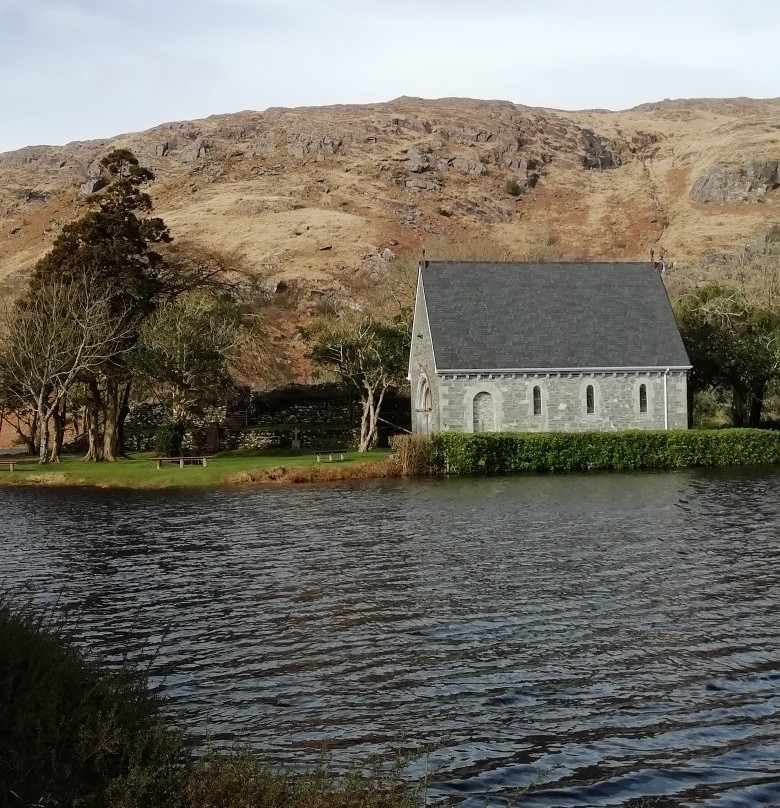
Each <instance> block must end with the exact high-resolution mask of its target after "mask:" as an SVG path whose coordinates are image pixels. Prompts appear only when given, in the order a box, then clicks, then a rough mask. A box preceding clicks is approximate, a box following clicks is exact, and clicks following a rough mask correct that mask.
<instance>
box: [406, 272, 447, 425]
mask: <svg viewBox="0 0 780 808" xmlns="http://www.w3.org/2000/svg"><path fill="white" fill-rule="evenodd" d="M413 332H414V333H413V334H412V345H411V350H410V354H409V376H410V385H411V394H412V431H413V432H418V433H419V432H425V431H426V429H425V427H424V419H425V418H426V416H427V420H428V423H429V431H430V432H438V431H439V430H440V429H441V428H442V427H441V423H440V420H439V386H440V383H441V378H440V377H437V376H436V373H435V371H434V364H433V343H432V341H431V330H430V326H429V324H428V314H427V312H426V310H425V298H424V296H423V293H422V288H421V286H420V285H419V284H418V286H417V299H416V300H415V304H414V329H413ZM422 378H425V379H427V380H428V384H429V385H430V388H431V403H432V407H431V410H430V411H429V412H425V411H423V410H422V408H421V406H420V405H421V402H420V383H421V379H422Z"/></svg>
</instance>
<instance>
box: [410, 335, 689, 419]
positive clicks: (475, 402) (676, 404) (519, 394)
mask: <svg viewBox="0 0 780 808" xmlns="http://www.w3.org/2000/svg"><path fill="white" fill-rule="evenodd" d="M421 342H422V340H421ZM664 375H665V374H664V372H655V371H645V372H617V373H608V372H604V373H549V374H548V373H545V374H538V375H537V374H503V375H502V374H481V375H476V374H469V375H464V374H459V375H455V376H435V377H434V376H432V377H429V378H430V380H431V387H432V389H433V392H434V395H433V410H434V417H433V422H434V423H435V427H434V429H433V431H435V430H436V429H441V430H450V431H453V432H475V431H497V432H576V431H579V432H583V431H588V430H621V429H664V426H665V418H664ZM413 384H414V379H413ZM589 386H590V387H592V395H590V396H589V394H588V387H589ZM641 386H644V393H642V391H641V390H640V387H641ZM535 387H538V388H539V394H538V403H539V408H538V409H539V412H538V413H535V412H534V388H535ZM589 399H590V402H591V403H592V410H593V411H592V412H589V411H588V410H589V406H588V405H589ZM412 402H413V403H412V407H413V409H414V406H415V404H414V402H415V388H414V386H413V387H412ZM643 402H644V404H645V406H644V408H645V409H646V411H643ZM666 412H667V421H668V428H669V429H686V428H687V427H688V391H687V374H686V373H685V372H682V371H670V372H669V373H668V374H666ZM414 415H415V413H414V412H413V424H414V426H413V428H414V429H415V431H420V429H419V426H418V422H417V421H415V419H414Z"/></svg>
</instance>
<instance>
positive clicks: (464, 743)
mask: <svg viewBox="0 0 780 808" xmlns="http://www.w3.org/2000/svg"><path fill="white" fill-rule="evenodd" d="M779 494H780V475H778V474H776V473H767V472H755V473H751V472H747V473H746V472H720V473H719V472H679V473H664V474H636V475H593V476H578V475H577V476H575V475H572V476H557V477H528V478H512V479H493V480H461V481H426V482H416V483H411V482H408V483H404V482H383V483H376V484H361V485H356V486H351V485H339V486H333V487H331V486H320V487H296V488H290V489H287V488H279V489H274V488H263V489H255V490H234V491H214V492H211V493H206V494H204V493H203V492H197V493H159V494H158V493H154V494H149V493H143V494H142V493H133V492H128V493H107V492H99V491H85V490H73V491H66V492H64V491H62V490H48V491H47V490H41V489H39V490H23V489H20V488H11V489H8V488H4V489H0V502H1V503H2V513H3V519H2V522H1V523H0V536H2V538H3V544H2V548H0V579H4V580H5V582H6V584H13V585H18V586H20V587H24V589H25V590H26V591H28V592H29V593H30V594H31V596H33V597H34V598H35V599H36V600H39V601H45V602H55V601H58V602H59V604H60V605H61V606H66V607H75V608H77V609H78V610H79V611H80V613H81V618H80V624H79V626H80V627H79V630H80V632H81V634H82V635H83V637H84V638H85V640H87V641H88V643H89V645H90V646H91V647H94V648H97V649H100V650H101V651H104V652H107V653H108V654H110V655H111V656H112V658H114V659H117V660H119V659H121V658H122V657H123V655H125V654H129V655H130V657H131V658H132V659H139V660H142V659H143V660H145V659H148V658H149V656H150V655H152V654H153V653H154V652H155V651H156V656H155V657H154V661H153V667H152V670H153V672H154V674H155V676H156V677H158V678H159V680H160V681H162V683H163V687H164V689H165V690H166V692H167V693H169V694H170V695H171V696H172V698H173V699H174V700H175V702H176V704H177V706H178V707H179V709H180V710H181V711H182V712H183V713H184V714H185V715H186V717H187V719H188V720H189V721H191V722H192V723H193V724H194V725H196V726H197V727H199V728H200V729H202V731H203V732H206V733H209V734H210V735H211V737H212V738H214V739H215V740H217V741H221V740H231V739H240V740H242V741H244V742H247V743H250V744H252V745H253V746H255V747H257V748H259V749H264V750H268V751H269V752H270V753H271V754H272V756H273V757H274V758H275V759H278V760H283V761H288V762H291V763H301V762H305V761H309V760H314V759H317V758H318V757H319V756H320V754H321V750H322V749H323V748H324V747H325V748H328V749H330V750H332V751H333V755H334V757H335V759H336V760H337V761H340V760H347V759H352V760H354V759H363V758H365V757H366V756H368V755H369V754H371V753H374V752H383V751H385V750H386V749H387V748H388V747H396V746H397V745H398V744H399V742H401V741H403V742H404V743H405V744H408V745H414V744H425V745H427V746H429V747H431V748H432V749H433V750H434V751H433V753H432V754H431V756H430V760H429V764H428V765H429V766H430V765H432V766H434V767H436V774H435V777H434V779H435V782H434V784H433V788H432V789H431V790H430V795H431V796H433V797H443V798H446V799H448V800H450V801H456V802H461V803H463V804H464V805H465V806H467V808H478V806H482V805H484V804H485V803H486V801H487V803H488V804H490V803H492V802H495V803H496V804H502V805H503V804H506V802H507V801H512V800H514V799H516V796H517V794H518V793H519V792H524V791H525V790H526V789H527V793H524V794H523V798H522V805H530V806H548V807H549V806H596V805H621V804H625V803H626V802H628V801H629V800H630V799H632V798H640V797H648V798H652V799H651V800H649V801H646V803H645V804H648V805H658V806H672V805H674V806H679V805H710V806H737V805H751V806H752V805H780V617H778V608H777V604H778V600H779V599H780V567H779V566H778V560H780V545H779V543H778V535H780V497H779V496H778V495H779ZM158 648H159V650H157V649H158ZM420 765H421V766H422V764H420Z"/></svg>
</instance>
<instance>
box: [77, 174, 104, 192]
mask: <svg viewBox="0 0 780 808" xmlns="http://www.w3.org/2000/svg"><path fill="white" fill-rule="evenodd" d="M105 186H106V180H105V179H104V178H103V177H90V178H89V179H87V180H86V181H85V182H82V183H81V185H79V196H82V197H85V196H91V195H92V194H96V193H97V192H98V191H99V190H100V189H101V188H105Z"/></svg>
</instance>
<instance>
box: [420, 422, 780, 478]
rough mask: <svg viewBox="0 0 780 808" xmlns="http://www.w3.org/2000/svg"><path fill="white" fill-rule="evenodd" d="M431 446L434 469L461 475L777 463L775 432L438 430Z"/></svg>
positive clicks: (779, 435) (779, 445) (779, 436)
mask: <svg viewBox="0 0 780 808" xmlns="http://www.w3.org/2000/svg"><path fill="white" fill-rule="evenodd" d="M432 449H433V451H432V455H433V466H434V468H435V470H436V471H437V472H440V473H442V472H446V473H450V474H466V475H468V474H471V475H476V474H518V473H522V472H527V471H591V470H614V471H628V470H632V469H679V468H688V467H691V466H751V465H762V464H772V463H780V432H775V431H770V430H764V429H720V430H671V431H668V432H667V431H658V432H656V431H647V430H631V431H626V432H542V433H525V432H524V433H512V432H481V433H478V434H467V433H457V432H440V433H437V434H436V435H434V436H433V437H432Z"/></svg>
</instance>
